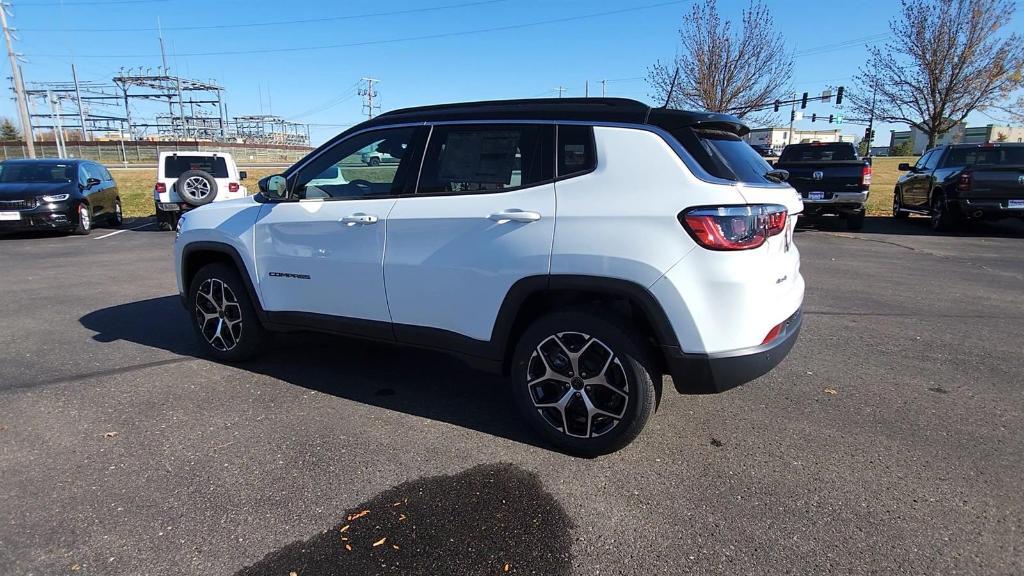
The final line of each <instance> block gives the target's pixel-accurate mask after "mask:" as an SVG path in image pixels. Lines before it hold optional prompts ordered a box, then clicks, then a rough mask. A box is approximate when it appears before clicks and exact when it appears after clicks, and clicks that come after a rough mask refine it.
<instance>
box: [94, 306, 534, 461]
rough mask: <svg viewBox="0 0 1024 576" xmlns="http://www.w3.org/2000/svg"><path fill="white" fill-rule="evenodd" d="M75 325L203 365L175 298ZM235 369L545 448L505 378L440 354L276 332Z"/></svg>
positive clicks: (106, 311) (105, 312) (99, 314)
mask: <svg viewBox="0 0 1024 576" xmlns="http://www.w3.org/2000/svg"><path fill="white" fill-rule="evenodd" d="M79 322H80V323H81V324H82V326H84V327H85V328H87V329H89V330H92V331H93V332H95V335H94V336H93V339H94V340H96V341H98V342H113V341H117V340H124V341H128V342H134V343H136V344H141V345H143V346H149V347H152V348H159V349H162V350H167V351H169V352H172V353H174V354H178V355H181V356H191V357H196V358H204V359H208V358H206V357H205V356H204V355H203V354H202V349H201V348H200V346H199V343H198V341H197V340H196V336H195V333H194V332H193V331H192V327H191V323H190V320H189V318H188V317H187V314H186V312H185V310H184V309H183V308H182V306H181V302H180V300H179V298H178V296H176V295H175V296H164V297H161V298H152V299H149V300H142V301H138V302H129V303H127V304H121V305H118V306H112V307H110V308H103V309H101V310H96V311H94V312H90V313H88V314H86V315H85V316H82V317H81V318H80V319H79ZM153 326H161V329H160V330H154V329H153ZM233 366H236V367H238V368H241V369H244V370H248V371H250V372H253V373H257V374H263V375H266V376H270V377H272V378H276V379H278V380H281V381H283V382H288V383H289V384H294V385H296V386H301V387H303V388H307V389H309V390H316V391H318V392H323V393H325V394H330V395H332V396H337V397H339V398H344V399H346V400H352V401H354V402H360V403H362V404H368V405H372V406H377V407H380V408H385V409H387V410H394V411H397V412H402V413H404V414H410V415H414V416H418V417H421V418H428V419H431V420H437V421H441V422H447V423H449V424H454V425H456V426H461V427H463V428H468V429H472V430H476V431H479V432H484V433H486V434H490V435H493V436H498V437H501V438H506V439H509V440H513V441H515V442H522V443H526V444H529V445H532V446H537V447H542V448H548V446H546V445H544V444H543V443H541V441H540V439H539V438H537V437H536V436H534V434H533V433H532V431H531V430H529V428H527V427H526V425H525V423H523V422H522V421H521V419H519V418H518V417H516V415H515V411H514V410H509V409H508V407H509V406H510V405H511V404H512V403H513V398H512V395H511V393H510V391H509V388H508V386H507V385H506V382H505V381H504V379H502V378H501V377H499V376H495V375H492V374H488V373H484V372H480V371H478V370H475V369H473V368H470V367H469V366H467V365H466V364H464V363H463V362H461V361H460V360H458V359H457V358H455V357H452V356H449V355H447V354H443V353H440V352H433V351H429V350H422V349H415V348H406V347H399V346H395V345H390V344H386V343H376V342H367V341H363V340H357V339H352V338H345V337H341V336H333V335H326V334H311V333H298V332H296V333H287V334H276V335H275V337H274V339H273V341H272V343H271V345H270V346H268V351H267V352H265V353H264V354H263V355H262V356H261V357H260V358H257V359H255V360H251V361H248V362H245V363H242V364H237V365H233Z"/></svg>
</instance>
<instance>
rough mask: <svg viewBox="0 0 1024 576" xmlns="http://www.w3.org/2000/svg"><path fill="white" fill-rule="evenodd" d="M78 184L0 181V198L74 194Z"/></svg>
mask: <svg viewBox="0 0 1024 576" xmlns="http://www.w3.org/2000/svg"><path fill="white" fill-rule="evenodd" d="M76 192H78V186H77V185H75V184H73V183H70V182H2V183H0V200H24V199H27V198H35V197H37V196H49V195H52V194H74V193H76Z"/></svg>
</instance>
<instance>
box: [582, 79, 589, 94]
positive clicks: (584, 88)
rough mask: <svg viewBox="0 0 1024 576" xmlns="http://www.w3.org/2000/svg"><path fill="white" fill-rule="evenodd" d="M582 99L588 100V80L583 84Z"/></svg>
mask: <svg viewBox="0 0 1024 576" xmlns="http://www.w3.org/2000/svg"><path fill="white" fill-rule="evenodd" d="M583 97H584V98H590V80H586V81H584V82H583Z"/></svg>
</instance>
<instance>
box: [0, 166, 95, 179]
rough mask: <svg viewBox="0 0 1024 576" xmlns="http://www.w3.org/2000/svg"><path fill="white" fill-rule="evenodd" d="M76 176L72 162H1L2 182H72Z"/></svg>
mask: <svg viewBox="0 0 1024 576" xmlns="http://www.w3.org/2000/svg"><path fill="white" fill-rule="evenodd" d="M75 177H76V173H75V167H74V166H72V165H71V164H56V163H52V162H39V163H35V162H33V163H27V162H26V163H17V164H0V182H2V183H11V182H39V183H51V184H56V183H60V182H72V181H74V179H75Z"/></svg>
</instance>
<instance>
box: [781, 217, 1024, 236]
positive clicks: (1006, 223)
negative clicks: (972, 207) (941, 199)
mask: <svg viewBox="0 0 1024 576" xmlns="http://www.w3.org/2000/svg"><path fill="white" fill-rule="evenodd" d="M808 229H816V230H821V231H826V232H850V233H853V234H896V235H901V236H951V237H957V236H961V237H968V238H1024V221H1021V220H1013V219H1009V220H995V221H972V222H969V223H967V224H965V225H963V226H961V227H960V228H959V229H958V230H956V231H954V232H936V231H935V230H932V228H931V226H930V225H929V221H928V219H927V218H923V217H913V216H912V217H910V218H907V219H905V220H897V219H895V218H893V217H891V216H868V217H867V218H865V219H864V228H863V229H861V230H856V231H853V230H848V229H847V228H846V220H844V219H842V218H839V217H835V216H807V217H803V216H802V217H801V218H800V220H799V224H798V225H797V229H796V231H797V232H798V233H799V232H802V231H804V230H808Z"/></svg>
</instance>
